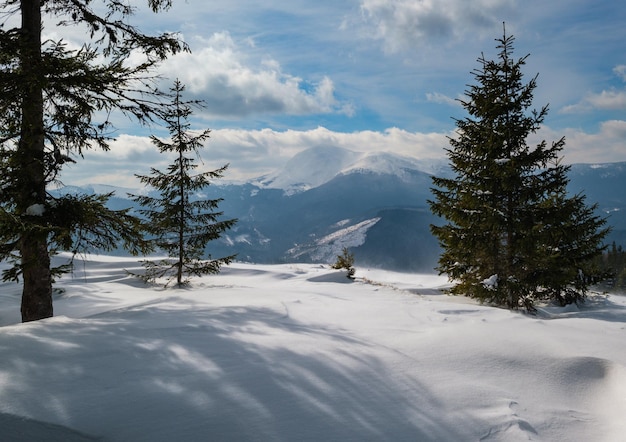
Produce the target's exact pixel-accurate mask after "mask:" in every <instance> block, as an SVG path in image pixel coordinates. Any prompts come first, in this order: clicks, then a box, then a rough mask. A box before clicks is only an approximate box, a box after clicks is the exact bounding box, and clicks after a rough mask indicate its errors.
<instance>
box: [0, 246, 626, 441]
mask: <svg viewBox="0 0 626 442" xmlns="http://www.w3.org/2000/svg"><path fill="white" fill-rule="evenodd" d="M76 264H77V265H76V273H75V274H74V275H66V276H64V277H62V278H60V280H59V281H58V284H56V287H57V289H58V290H57V291H56V292H55V293H56V294H55V300H54V302H55V313H56V315H57V316H56V317H55V318H51V319H47V320H43V321H38V322H34V323H28V324H20V323H19V292H20V287H19V286H18V285H17V284H14V283H11V284H9V283H0V349H2V355H3V357H1V358H0V440H2V441H3V442H32V441H63V442H76V441H95V440H100V441H109V442H122V441H134V442H170V441H189V442H196V441H198V442H200V441H394V442H404V441H407V442H414V441H420V442H430V441H432V442H435V441H436V442H440V441H503V442H504V441H506V442H511V441H527V440H533V441H546V442H548V441H550V442H552V441H568V442H569V441H594V442H618V441H622V440H624V434H626V421H625V420H624V415H625V414H626V401H625V400H624V398H626V340H625V339H624V323H626V298H624V297H620V296H614V295H609V296H596V297H593V298H591V299H590V302H589V303H588V304H586V305H584V306H582V307H580V308H579V307H576V306H570V307H568V308H565V309H564V308H557V307H550V306H548V307H544V308H541V309H540V313H539V315H538V316H536V317H532V316H526V315H524V314H522V313H516V312H510V311H508V310H502V309H496V308H491V307H489V306H484V305H477V304H475V303H474V302H471V301H469V300H468V299H466V298H457V297H450V296H447V295H442V294H441V293H440V291H439V288H440V287H441V286H442V285H443V284H445V280H444V279H442V278H440V277H437V276H435V275H417V274H400V273H392V272H385V271H364V270H362V269H358V268H357V273H356V277H357V280H356V281H355V282H350V281H349V280H348V278H346V276H345V273H344V272H340V271H336V270H331V269H329V268H328V267H327V266H326V267H322V266H320V265H313V264H284V265H273V266H270V265H250V264H241V263H238V264H235V265H232V266H227V267H225V268H224V269H223V272H222V273H221V274H219V275H214V276H208V277H203V278H199V279H195V280H194V283H193V286H192V287H190V288H187V289H184V290H178V289H168V290H162V289H160V288H157V287H146V286H144V285H142V284H141V283H139V282H138V281H137V280H135V279H133V278H131V277H129V276H128V275H127V274H126V273H125V269H129V270H130V269H137V267H138V262H137V261H136V260H133V259H128V258H110V257H104V256H103V257H90V258H89V260H88V261H85V262H77V263H76Z"/></svg>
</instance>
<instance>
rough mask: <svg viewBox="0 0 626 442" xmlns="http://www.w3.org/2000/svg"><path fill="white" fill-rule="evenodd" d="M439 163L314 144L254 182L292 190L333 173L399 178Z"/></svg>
mask: <svg viewBox="0 0 626 442" xmlns="http://www.w3.org/2000/svg"><path fill="white" fill-rule="evenodd" d="M441 164H443V162H442V161H436V160H435V161H432V160H426V161H424V160H419V159H417V158H411V157H406V156H401V155H397V154H393V153H389V152H355V151H352V150H348V149H343V148H340V147H334V146H318V147H312V148H310V149H306V150H304V151H302V152H300V153H298V154H297V155H295V156H294V157H293V158H291V159H290V160H289V161H288V162H287V164H285V166H284V167H283V168H282V169H281V170H279V171H278V172H276V173H273V174H270V175H266V176H265V177H262V178H260V179H259V180H258V181H257V182H256V183H255V184H258V185H260V186H261V187H266V188H273V189H283V190H284V191H285V192H286V193H287V194H294V193H298V192H302V191H306V190H308V189H311V188H315V187H318V186H321V185H322V184H324V183H327V182H328V181H330V180H332V179H333V178H335V177H336V176H337V175H348V174H351V173H363V172H368V173H376V174H389V175H395V176H398V177H400V178H403V177H404V176H406V174H407V172H408V171H411V170H413V171H421V172H426V173H430V174H432V173H433V172H435V171H436V170H438V169H439V168H440V167H441Z"/></svg>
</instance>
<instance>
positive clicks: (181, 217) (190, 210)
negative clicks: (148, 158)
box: [133, 80, 237, 286]
mask: <svg viewBox="0 0 626 442" xmlns="http://www.w3.org/2000/svg"><path fill="white" fill-rule="evenodd" d="M184 89H185V88H184V86H183V85H182V84H181V83H180V81H178V80H177V81H176V82H175V83H174V87H173V88H172V89H171V92H172V102H171V104H170V106H168V107H167V110H166V111H165V112H164V115H163V120H164V122H165V123H166V124H167V128H168V130H169V133H170V137H171V141H170V142H165V141H162V140H160V139H159V138H157V137H156V136H152V142H153V144H154V145H155V146H157V147H158V149H159V152H161V153H164V154H169V153H174V154H175V158H174V162H173V163H172V164H170V165H169V166H168V168H167V171H166V172H162V171H160V170H157V169H155V168H152V174H151V175H150V176H147V175H137V177H138V178H139V179H140V180H141V182H142V183H144V184H146V185H148V186H149V187H152V188H154V189H156V190H157V191H158V192H159V196H158V197H153V196H149V195H135V196H134V197H133V199H134V201H136V202H138V203H139V204H140V205H141V206H142V207H144V208H143V209H141V210H140V213H141V214H142V215H144V216H145V217H146V220H147V224H146V230H147V231H148V232H149V233H150V234H151V235H152V236H153V237H154V238H155V240H154V241H155V245H156V247H157V249H160V250H162V251H164V252H165V253H167V255H168V258H165V259H161V260H158V261H154V260H145V261H144V262H143V264H144V267H145V273H144V274H143V275H141V277H142V278H143V279H144V280H146V281H154V280H157V279H159V278H165V280H166V283H165V285H166V286H167V285H169V283H170V282H172V281H174V280H175V281H176V285H177V286H181V285H184V284H187V283H188V282H189V280H188V278H187V276H188V275H194V276H200V275H206V274H210V273H218V272H219V271H220V266H221V265H222V264H229V263H230V262H231V261H232V260H233V259H234V258H235V256H234V255H231V256H226V257H223V258H211V257H210V256H209V257H208V259H204V257H205V256H206V252H205V249H206V246H207V244H208V243H209V242H210V241H213V240H215V239H218V238H220V236H221V235H222V233H223V232H225V231H226V230H228V229H230V228H231V227H233V225H234V224H235V223H236V222H237V220H236V219H229V220H224V219H222V215H223V212H218V211H217V210H216V209H217V208H218V206H219V203H220V202H221V201H222V199H221V198H219V199H212V200H211V199H197V200H194V199H193V198H192V197H193V196H194V194H196V193H198V192H201V191H202V190H203V189H205V188H206V187H207V186H209V185H210V184H211V180H213V179H216V178H221V177H222V176H223V173H224V171H225V170H226V168H227V167H228V165H226V166H223V167H221V168H220V169H217V170H213V171H208V172H200V173H196V174H194V173H193V171H194V169H196V168H197V167H198V165H197V164H195V160H196V159H195V158H194V157H192V156H188V155H189V154H195V155H196V156H197V155H198V150H199V149H200V148H201V147H202V145H203V143H204V141H206V140H207V139H208V138H209V133H210V130H209V129H206V130H204V131H202V132H201V133H199V134H197V135H194V134H193V133H192V131H191V130H190V123H189V117H190V116H191V113H192V111H191V105H193V104H198V102H195V101H183V99H182V93H183V91H184Z"/></svg>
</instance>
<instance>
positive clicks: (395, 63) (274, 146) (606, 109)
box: [63, 0, 626, 185]
mask: <svg viewBox="0 0 626 442" xmlns="http://www.w3.org/2000/svg"><path fill="white" fill-rule="evenodd" d="M132 3H134V4H137V5H142V4H144V3H146V1H144V0H133V1H132ZM135 21H136V23H137V24H138V26H139V27H140V28H141V29H142V30H144V31H147V32H155V33H156V32H163V31H171V32H179V33H180V35H181V37H182V38H183V39H184V40H185V41H186V42H187V43H188V44H189V45H190V47H191V50H192V53H191V54H182V55H177V56H175V57H172V58H171V59H169V60H168V61H167V62H165V63H164V64H163V65H162V66H161V68H160V73H161V74H162V75H163V76H164V77H165V78H168V79H169V80H167V81H164V83H163V86H164V87H168V85H169V84H171V80H173V79H174V78H179V79H180V80H181V81H182V82H183V83H185V85H186V86H187V92H188V95H187V97H188V98H197V99H202V100H204V102H205V104H206V108H205V109H204V110H202V111H197V112H196V115H195V116H196V119H195V120H194V125H197V128H198V129H201V128H211V129H212V130H213V132H212V138H211V140H210V141H209V142H208V144H207V146H206V149H205V150H204V151H203V153H202V156H203V159H204V161H205V166H206V167H207V168H216V167H219V166H221V165H222V164H224V163H230V169H229V172H228V174H227V178H230V179H246V178H251V177H256V176H259V175H262V174H264V173H268V172H271V171H273V170H275V169H277V168H280V167H281V166H282V165H283V164H284V163H285V162H286V161H287V159H289V158H290V157H291V156H293V155H294V154H295V153H297V152H299V151H301V150H303V149H306V148H309V147H312V146H319V145H329V144H331V145H336V146H340V147H345V148H348V149H352V150H357V151H379V150H384V151H389V152H396V153H399V154H402V155H407V156H413V157H417V158H424V159H436V158H445V151H444V149H445V148H446V147H447V146H448V144H447V137H448V136H450V135H452V134H453V133H454V130H455V125H454V121H453V118H454V117H462V116H463V115H464V114H463V109H462V108H461V107H460V106H459V105H458V103H457V102H456V101H455V99H456V98H459V97H461V96H462V95H463V93H464V91H465V89H466V87H467V84H471V83H474V79H473V76H472V75H471V71H472V70H473V69H475V68H477V67H479V65H478V63H477V61H476V60H477V58H478V57H479V56H480V55H481V52H483V53H484V54H485V56H486V57H487V58H494V57H495V56H496V54H497V50H496V49H495V41H494V39H495V38H498V37H500V36H501V35H502V23H503V22H506V28H507V33H508V34H512V35H514V36H515V38H516V43H515V48H516V56H523V55H526V54H530V57H529V58H528V60H527V65H526V67H525V70H524V73H525V76H526V80H530V78H532V76H534V75H535V74H537V73H538V74H539V79H538V82H539V86H538V88H537V89H536V92H535V101H534V105H535V107H537V108H539V107H541V106H543V105H545V104H549V105H550V113H549V115H548V117H547V118H546V120H545V127H544V128H543V129H542V130H541V131H540V133H539V134H538V138H537V141H539V140H540V139H546V140H548V141H551V140H557V139H558V138H560V137H561V136H566V140H567V144H566V147H565V150H564V152H563V154H564V158H565V161H566V162H568V163H577V162H586V163H595V162H612V161H626V26H625V23H626V3H624V2H621V1H615V0H598V1H593V2H592V1H589V0H586V1H582V0H550V1H546V0H471V1H469V0H343V1H337V0H317V1H315V2H313V1H311V0H290V1H289V2H285V1H283V0H264V1H262V2H260V1H258V0H257V1H251V0H229V1H224V0H211V1H209V0H187V1H185V0H173V6H172V8H171V10H170V11H168V12H167V13H161V14H158V15H154V14H152V13H151V12H149V11H147V9H146V10H144V9H143V8H142V7H140V9H139V13H138V14H137V16H136V17H135ZM153 130H154V131H155V132H157V133H158V132H159V130H158V128H154V129H153ZM118 135H119V139H118V140H117V141H116V142H115V143H114V144H113V149H112V151H111V152H109V153H106V154H103V153H97V152H94V153H91V154H87V155H86V158H85V160H84V162H81V163H80V164H78V165H75V166H72V168H71V169H70V170H68V171H67V172H66V173H64V176H63V177H64V179H65V180H66V181H71V182H73V183H76V184H79V183H86V182H95V181H97V182H101V183H111V184H121V185H123V184H126V185H132V182H133V178H132V175H133V173H147V171H148V170H149V167H150V166H156V167H159V165H160V164H161V163H162V162H163V161H164V160H163V158H159V157H158V156H157V155H156V151H155V148H153V147H152V145H151V144H150V143H149V142H148V141H147V139H146V138H145V135H146V133H145V130H144V131H140V130H138V129H137V127H136V126H135V125H134V123H132V122H128V121H123V120H120V121H119V123H118ZM95 166H97V169H95V168H94V167H95Z"/></svg>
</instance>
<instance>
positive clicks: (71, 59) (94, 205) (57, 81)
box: [0, 0, 186, 321]
mask: <svg viewBox="0 0 626 442" xmlns="http://www.w3.org/2000/svg"><path fill="white" fill-rule="evenodd" d="M94 3H95V4H94ZM148 5H149V6H150V8H151V9H152V10H153V11H154V12H158V11H160V10H163V9H166V8H169V7H170V6H171V0H148ZM0 10H1V11H2V14H3V17H4V19H5V20H4V21H3V23H4V25H7V24H9V23H13V20H7V17H9V16H19V19H18V20H16V22H17V24H16V25H15V27H13V28H5V27H4V26H2V27H0V88H1V89H0V146H1V147H0V154H1V156H0V159H1V162H0V166H1V167H2V170H1V172H2V174H1V178H0V186H1V188H2V193H1V196H0V260H9V261H12V262H13V263H14V266H13V268H12V269H10V270H9V271H8V272H7V273H5V274H4V277H5V279H7V278H8V279H17V278H22V279H23V292H22V304H21V312H22V320H23V321H32V320H37V319H42V318H46V317H49V316H52V314H53V308H52V278H53V276H54V273H55V269H53V268H51V265H50V255H51V253H54V250H56V249H57V248H60V247H62V248H68V249H69V250H73V251H76V250H78V248H80V247H81V245H84V246H86V247H87V248H89V247H91V246H94V247H97V246H100V245H103V244H104V245H105V246H107V247H114V246H116V244H117V240H118V238H120V239H122V240H128V241H130V242H129V243H128V244H127V245H128V246H129V247H130V249H131V250H132V251H136V250H137V247H138V245H137V244H138V243H141V232H139V231H138V230H137V227H138V224H137V222H136V220H135V219H134V218H133V217H132V216H130V215H129V214H128V213H127V212H126V211H111V210H108V209H107V208H106V206H105V203H106V200H107V195H103V196H96V197H91V196H80V197H61V198H54V197H53V196H52V195H51V194H50V193H49V191H48V190H49V185H50V184H51V183H53V182H54V181H55V180H56V179H57V178H58V176H59V174H60V172H61V169H62V167H63V165H64V164H66V163H68V162H73V161H75V159H78V157H80V156H82V153H83V151H84V150H85V149H89V148H101V149H104V150H106V149H108V142H109V141H110V139H109V134H110V133H112V130H113V127H112V124H111V121H110V119H109V117H110V116H111V114H112V113H113V112H115V111H121V112H122V113H124V114H126V115H129V116H132V117H136V118H137V119H138V120H139V121H141V122H146V121H149V120H150V119H151V116H152V115H153V112H154V111H155V110H156V109H158V102H157V101H158V91H156V90H155V89H154V88H153V87H152V86H151V82H150V71H151V68H152V67H153V66H154V65H155V64H156V63H158V62H159V61H160V60H162V59H164V58H165V57H166V56H167V55H168V54H171V53H175V52H177V51H180V50H182V49H186V48H185V46H184V45H182V44H181V43H180V42H179V40H178V39H177V38H175V36H172V35H169V34H163V35H157V36H150V35H146V34H143V33H142V32H140V31H139V30H138V29H137V28H135V27H134V26H132V25H131V24H130V18H131V16H132V15H133V13H134V7H133V6H131V5H130V4H129V3H128V2H122V1H118V0H102V1H101V2H93V1H91V0H87V1H73V0H71V1H70V0H49V1H40V0H20V1H17V0H4V1H2V2H0ZM51 24H52V25H55V26H56V34H57V35H59V34H62V32H63V29H64V28H65V27H72V28H74V29H75V27H76V26H79V27H81V29H84V30H85V31H86V32H85V41H84V45H82V47H80V48H78V49H73V48H70V47H69V46H68V45H67V44H66V43H65V41H64V40H63V38H62V37H59V38H58V39H56V40H55V39H46V40H42V29H44V27H45V26H47V25H51ZM55 38H56V37H55ZM131 54H132V55H133V57H129V56H130V55H131ZM129 60H134V61H137V60H139V61H138V62H130V61H129ZM74 232H82V233H84V235H79V236H76V235H74ZM139 248H140V249H143V246H142V245H141V244H139ZM57 270H58V269H57Z"/></svg>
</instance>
